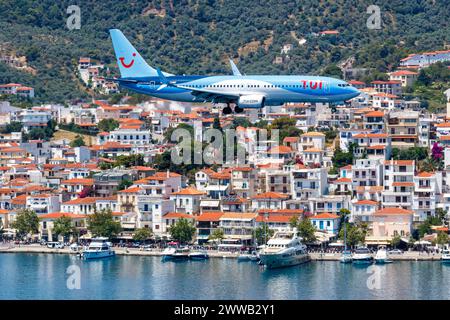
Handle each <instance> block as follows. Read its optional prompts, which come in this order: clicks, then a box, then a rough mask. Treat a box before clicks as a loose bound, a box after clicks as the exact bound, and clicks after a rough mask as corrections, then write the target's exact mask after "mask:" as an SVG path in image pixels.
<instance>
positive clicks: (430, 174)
mask: <svg viewBox="0 0 450 320" xmlns="http://www.w3.org/2000/svg"><path fill="white" fill-rule="evenodd" d="M432 176H434V173H433V172H425V171H423V172H420V173H419V174H418V175H417V177H419V178H430V177H432Z"/></svg>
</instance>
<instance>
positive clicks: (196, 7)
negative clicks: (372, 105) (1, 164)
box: [0, 0, 450, 102]
mask: <svg viewBox="0 0 450 320" xmlns="http://www.w3.org/2000/svg"><path fill="white" fill-rule="evenodd" d="M73 4H75V3H74V2H73V1H69V0H60V1H52V0H40V1H39V2H37V1H33V0H3V1H1V2H0V28H1V30H2V32H0V45H6V46H9V47H11V48H12V49H13V50H14V51H15V52H16V53H17V54H18V55H22V56H26V57H27V62H28V64H29V65H30V66H31V67H32V68H34V69H36V70H37V72H36V74H35V75H33V74H30V73H26V72H24V71H19V70H16V69H13V68H11V67H9V66H6V65H5V64H2V63H0V83H5V82H22V83H24V84H27V85H31V86H33V87H35V89H36V96H37V100H38V101H54V102H62V101H64V100H66V99H75V98H80V97H81V98H83V97H85V98H86V97H88V94H87V93H86V92H85V91H84V90H83V87H82V86H81V85H80V84H79V82H78V81H77V79H76V77H75V75H74V70H75V66H76V63H77V60H78V58H79V57H80V56H89V57H91V58H93V59H96V60H98V61H102V62H105V63H106V64H108V65H109V66H110V67H111V68H112V69H113V72H116V66H115V59H114V54H113V50H112V46H111V42H110V39H109V34H108V29H110V28H119V29H121V30H122V31H123V32H124V33H125V35H126V36H127V37H128V38H129V39H130V41H132V42H133V44H134V45H135V46H136V48H138V50H139V51H140V52H141V53H142V55H143V56H144V57H145V58H146V59H147V61H148V62H149V63H151V64H152V65H154V66H158V67H160V68H161V69H163V70H165V71H168V72H172V73H178V74H217V73H230V69H229V66H228V63H227V59H228V58H229V57H230V58H233V59H235V61H236V62H238V66H239V68H240V69H241V71H243V72H245V73H246V74H262V73H272V74H301V73H307V74H334V75H337V74H336V68H330V66H332V65H336V64H338V63H340V62H342V61H344V60H345V59H347V58H349V57H351V56H353V57H354V58H355V63H354V66H360V67H368V68H373V69H374V70H377V71H379V72H385V71H389V70H391V69H393V68H395V66H396V65H397V64H398V62H399V59H400V58H403V57H405V56H406V55H407V54H408V53H412V52H422V51H430V50H439V49H442V48H443V47H444V45H445V44H448V43H450V27H449V21H450V10H448V9H449V1H447V0H442V1H438V0H408V1H404V0H380V1H377V2H376V4H377V5H378V6H380V9H381V20H382V26H381V29H379V30H369V29H368V28H367V26H366V21H367V19H368V18H369V16H370V14H368V13H367V12H366V10H367V7H368V6H369V5H371V4H373V1H366V0H334V1H319V0H309V1H293V0H265V1H256V0H249V1H240V0H176V1H175V0H153V1H138V0H122V1H112V0H104V1H94V0H79V1H76V4H77V5H78V6H79V7H80V9H81V29H80V30H69V29H68V28H67V26H66V20H67V18H68V16H69V14H68V13H66V10H67V7H68V6H69V5H73ZM324 30H338V31H339V34H338V35H325V36H319V35H318V33H319V32H321V31H324ZM299 39H305V40H306V43H304V44H300V43H299V41H298V40H299ZM285 44H292V46H293V48H292V49H291V51H290V52H289V60H287V59H286V60H285V61H284V63H282V64H274V63H273V61H274V59H275V58H276V57H277V56H280V52H281V49H282V48H283V45H285Z"/></svg>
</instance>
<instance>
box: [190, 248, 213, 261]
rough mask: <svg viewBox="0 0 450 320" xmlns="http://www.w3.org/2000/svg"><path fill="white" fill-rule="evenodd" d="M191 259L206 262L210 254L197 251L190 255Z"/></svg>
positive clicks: (204, 251)
mask: <svg viewBox="0 0 450 320" xmlns="http://www.w3.org/2000/svg"><path fill="white" fill-rule="evenodd" d="M188 256H189V259H191V260H206V259H209V255H208V252H206V250H196V251H192V252H190V253H189V255H188Z"/></svg>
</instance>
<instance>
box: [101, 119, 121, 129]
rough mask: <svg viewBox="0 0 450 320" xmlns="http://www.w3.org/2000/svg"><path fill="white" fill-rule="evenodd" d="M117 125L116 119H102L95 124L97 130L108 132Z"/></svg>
mask: <svg viewBox="0 0 450 320" xmlns="http://www.w3.org/2000/svg"><path fill="white" fill-rule="evenodd" d="M118 127H119V121H117V120H116V119H102V120H100V122H99V123H98V125H97V128H98V130H100V131H106V132H110V131H113V130H114V129H117V128H118Z"/></svg>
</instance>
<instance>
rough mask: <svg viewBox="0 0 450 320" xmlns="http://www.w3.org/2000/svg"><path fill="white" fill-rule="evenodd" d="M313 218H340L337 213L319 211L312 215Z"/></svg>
mask: <svg viewBox="0 0 450 320" xmlns="http://www.w3.org/2000/svg"><path fill="white" fill-rule="evenodd" d="M311 219H339V216H338V215H336V214H332V213H328V212H324V213H319V214H317V215H315V216H312V217H311Z"/></svg>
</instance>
